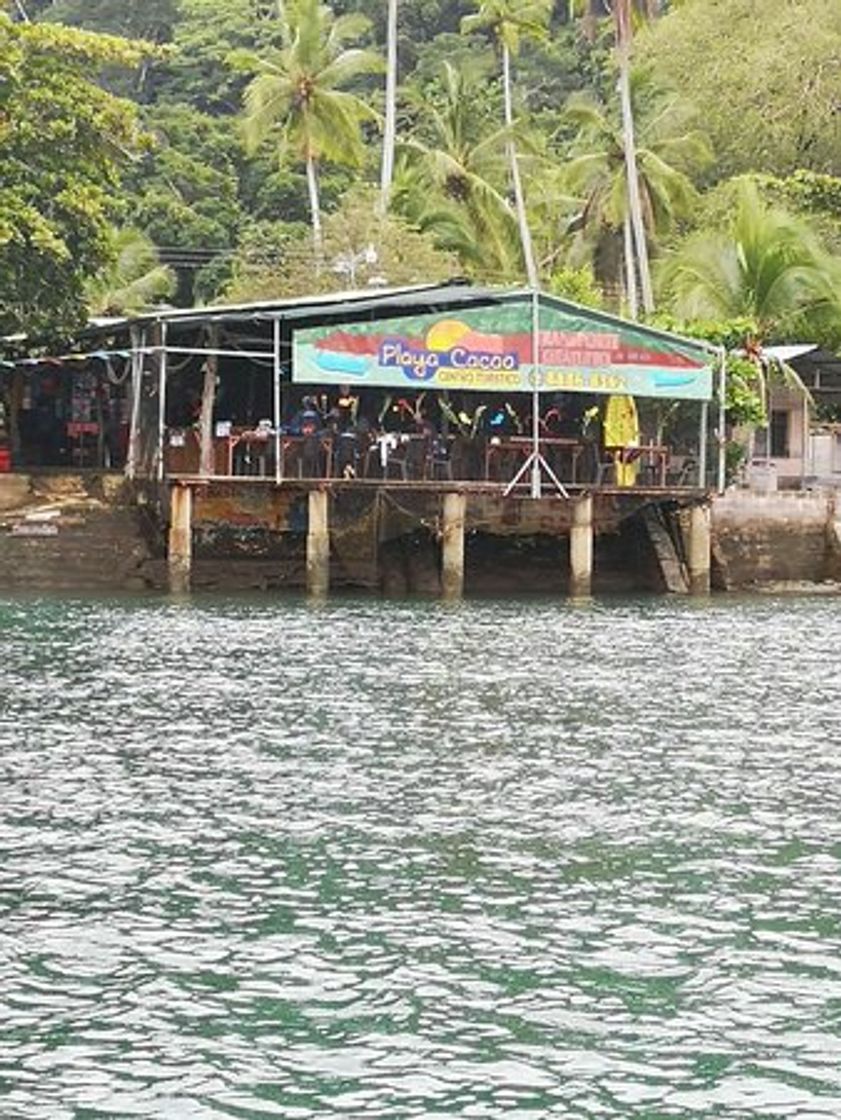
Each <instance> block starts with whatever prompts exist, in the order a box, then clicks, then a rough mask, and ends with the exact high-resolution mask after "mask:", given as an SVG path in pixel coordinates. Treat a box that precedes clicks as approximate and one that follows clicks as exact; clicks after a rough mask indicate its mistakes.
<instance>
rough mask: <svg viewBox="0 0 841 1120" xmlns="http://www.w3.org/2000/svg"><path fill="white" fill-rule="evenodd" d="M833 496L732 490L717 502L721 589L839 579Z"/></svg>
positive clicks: (840, 544) (840, 546) (840, 545)
mask: <svg viewBox="0 0 841 1120" xmlns="http://www.w3.org/2000/svg"><path fill="white" fill-rule="evenodd" d="M836 503H837V498H836V494H835V492H834V491H780V492H777V493H770V494H766V493H757V492H755V491H751V490H731V491H728V492H727V493H726V494H723V495H721V496H720V497H717V498H716V499H715V501H714V502H713V575H714V580H715V583H716V586H717V587H718V588H719V589H721V590H734V591H735V590H740V589H749V588H752V587H763V586H768V585H785V584H821V583H825V582H827V581H835V580H839V579H841V521H839V512H838V508H837V506H836Z"/></svg>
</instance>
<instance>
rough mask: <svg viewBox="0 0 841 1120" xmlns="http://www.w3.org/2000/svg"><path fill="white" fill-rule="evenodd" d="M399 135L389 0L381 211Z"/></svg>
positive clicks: (393, 16) (393, 4)
mask: <svg viewBox="0 0 841 1120" xmlns="http://www.w3.org/2000/svg"><path fill="white" fill-rule="evenodd" d="M396 134H397V0H388V17H387V31H386V71H385V125H384V127H383V163H382V174H381V178H380V211H381V212H382V213H383V214H385V212H386V211H387V210H388V196H389V193H390V192H391V182H392V179H393V178H394V148H395V141H396Z"/></svg>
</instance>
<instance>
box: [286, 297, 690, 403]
mask: <svg viewBox="0 0 841 1120" xmlns="http://www.w3.org/2000/svg"><path fill="white" fill-rule="evenodd" d="M539 338H540V352H539V355H538V370H539V377H540V388H541V389H544V390H546V391H549V392H554V391H564V392H579V393H605V394H611V393H627V394H630V395H631V396H639V397H663V398H670V399H673V400H709V399H710V398H711V396H712V357H711V354H710V353H709V352H708V351H707V350H705V349H704V348H703V347H702V346H701V345H700V344H695V343H692V342H688V341H686V340H685V339H678V338H675V337H673V336H671V335H668V334H664V333H662V332H660V331H654V330H649V329H648V328H644V327H640V326H638V325H637V324H636V323H625V322H623V321H622V320H620V319H614V318H611V317H608V316H601V315H598V314H596V313H594V314H593V315H592V317H591V316H589V315H588V314H587V312H586V311H584V310H583V309H579V308H573V309H570V310H567V309H566V308H565V307H559V306H555V305H554V304H552V303H546V302H544V303H542V304H541V309H540V331H539ZM533 342H534V336H533V331H532V306H531V299H530V297H523V299H522V300H509V301H505V302H501V303H499V304H498V305H496V306H492V307H477V308H466V309H460V310H459V311H458V312H455V313H452V314H451V315H441V314H422V315H412V316H404V317H400V318H394V319H386V320H380V321H374V322H370V321H369V322H357V323H346V324H342V325H340V326H336V325H333V326H321V327H310V328H306V329H302V330H297V331H295V332H294V336H293V364H292V380H293V381H296V382H300V383H304V384H311V385H347V384H353V385H357V386H362V385H371V386H381V387H385V388H394V389H407V388H411V387H412V386H415V387H418V388H420V387H425V388H434V389H470V390H476V391H485V392H495V391H505V392H516V391H530V390H531V389H532V385H533V378H534V362H533V355H532V348H533Z"/></svg>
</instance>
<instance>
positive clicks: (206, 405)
mask: <svg viewBox="0 0 841 1120" xmlns="http://www.w3.org/2000/svg"><path fill="white" fill-rule="evenodd" d="M207 348H208V350H218V349H219V327H218V326H217V325H216V324H214V325H213V326H211V328H210V330H209V331H208V333H207ZM218 371H219V358H218V355H216V354H208V355H207V357H206V358H205V363H204V380H203V384H202V394H201V412H200V414H199V474H200V475H202V476H203V477H209V476H210V475H213V474H216V462H215V456H214V450H215V449H214V446H213V409H214V406H215V404H216V375H217V373H218Z"/></svg>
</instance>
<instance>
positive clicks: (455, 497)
mask: <svg viewBox="0 0 841 1120" xmlns="http://www.w3.org/2000/svg"><path fill="white" fill-rule="evenodd" d="M466 510H467V498H466V496H465V495H464V494H459V493H449V494H445V495H444V517H443V522H444V523H443V532H442V538H441V591H442V594H443V597H444V598H445V599H448V600H453V599H460V598H461V596H462V595H463V593H464V520H465V513H466Z"/></svg>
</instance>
